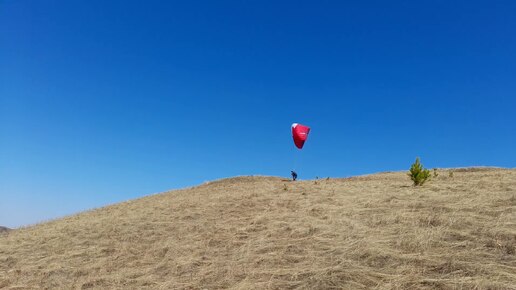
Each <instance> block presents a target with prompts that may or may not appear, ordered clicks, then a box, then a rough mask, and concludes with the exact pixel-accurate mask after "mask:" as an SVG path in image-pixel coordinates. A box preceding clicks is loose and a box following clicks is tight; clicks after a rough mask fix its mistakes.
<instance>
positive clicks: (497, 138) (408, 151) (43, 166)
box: [0, 0, 516, 228]
mask: <svg viewBox="0 0 516 290" xmlns="http://www.w3.org/2000/svg"><path fill="white" fill-rule="evenodd" d="M513 11H516V3H515V2H512V1H496V2H495V3H492V2H488V1H469V2H461V3H448V2H446V1H436V2H432V3H410V2H406V1H393V2H392V1H391V2H389V3H384V2H381V1H367V2H360V3H341V2H337V1H327V2H324V3H317V4H313V3H311V2H306V1H301V2H299V1H283V2H279V3H278V2H270V1H265V2H263V1H262V2H244V3H242V2H238V1H223V2H216V3H212V2H209V1H199V2H195V3H191V2H189V3H176V2H173V3H159V2H154V1H151V2H146V3H140V2H138V1H114V2H109V3H106V2H103V1H88V2H86V3H70V2H67V1H59V0H57V1H52V2H44V3H42V2H38V1H3V2H1V3H0V42H1V43H2V45H0V199H1V200H2V202H1V203H0V226H6V227H9V228H17V227H20V226H23V225H30V224H36V223H40V222H42V221H46V220H53V219H56V218H59V217H62V216H67V215H70V214H74V213H77V212H80V211H84V210H88V209H91V208H97V207H102V206H105V205H108V204H114V203H118V202H121V201H125V200H129V199H135V198H138V197H142V196H145V195H149V194H152V193H159V192H164V191H168V190H174V189H180V188H185V187H189V186H195V185H198V184H201V183H202V182H205V181H209V180H216V179H221V178H225V177H231V176H236V175H241V176H248V175H269V176H284V177H289V176H290V170H296V171H297V173H298V174H299V178H300V179H301V180H306V179H313V178H315V177H316V176H319V177H348V176H356V175H364V174H372V173H378V172H385V171H401V170H408V168H409V167H410V165H411V164H412V163H413V162H414V160H415V158H416V157H418V156H419V157H421V162H422V164H423V165H424V166H425V167H426V168H455V167H472V166H488V167H493V166H494V167H501V168H514V167H515V166H516V154H515V153H514V148H516V135H515V134H514V132H516V114H514V108H516V55H515V54H514V51H516V37H514V35H516V18H515V17H514V16H513ZM292 123H301V124H304V125H307V126H309V127H311V131H310V134H309V137H308V140H307V141H306V143H305V147H304V148H303V149H302V150H298V149H296V148H295V146H294V143H293V141H292V136H291V133H290V126H291V124H292Z"/></svg>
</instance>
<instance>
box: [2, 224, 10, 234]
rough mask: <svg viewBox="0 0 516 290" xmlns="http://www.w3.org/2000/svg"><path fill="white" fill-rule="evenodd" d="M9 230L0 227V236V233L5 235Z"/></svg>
mask: <svg viewBox="0 0 516 290" xmlns="http://www.w3.org/2000/svg"><path fill="white" fill-rule="evenodd" d="M10 230H11V229H10V228H6V227H2V226H0V234H1V233H6V232H8V231H10Z"/></svg>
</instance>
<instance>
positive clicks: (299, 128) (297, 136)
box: [292, 123, 310, 149]
mask: <svg viewBox="0 0 516 290" xmlns="http://www.w3.org/2000/svg"><path fill="white" fill-rule="evenodd" d="M308 133H310V127H307V126H305V125H301V124H298V123H294V124H292V137H293V138H294V144H296V147H297V148H299V149H301V148H303V145H305V141H306V139H307V138H308Z"/></svg>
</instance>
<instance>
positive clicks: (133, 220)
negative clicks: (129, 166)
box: [0, 168, 516, 289]
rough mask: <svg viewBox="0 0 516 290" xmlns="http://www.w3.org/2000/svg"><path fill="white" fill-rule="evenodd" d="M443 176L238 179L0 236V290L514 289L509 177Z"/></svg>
mask: <svg viewBox="0 0 516 290" xmlns="http://www.w3.org/2000/svg"><path fill="white" fill-rule="evenodd" d="M440 171H443V172H446V170H442V169H440ZM453 172H454V175H453V178H451V177H449V174H447V172H446V174H440V175H439V176H438V177H437V178H434V179H432V180H431V181H430V182H429V183H427V184H425V186H423V187H421V188H415V187H412V186H411V181H410V180H409V179H408V178H407V177H406V173H405V172H391V173H381V174H375V175H368V176H361V177H354V178H346V179H334V178H332V179H318V180H317V181H313V180H312V181H299V182H289V181H288V180H285V179H281V178H275V177H237V178H229V179H223V180H219V181H214V182H209V183H206V184H203V185H201V186H198V187H194V188H189V189H184V190H178V191H171V192H167V193H163V194H158V195H152V196H148V197H144V198H141V199H138V200H133V201H128V202H124V203H120V204H117V205H113V206H109V207H105V208H101V209H96V210H92V211H89V212H84V213H81V214H78V215H74V216H70V217H67V218H64V219H60V220H56V221H52V222H48V223H44V224H40V225H36V226H32V227H28V228H22V229H18V230H15V231H11V232H10V233H9V234H8V235H0V288H7V289H27V288H48V289H54V288H63V289H105V288H119V289H146V288H147V289H192V288H193V289H198V288H199V289H200V288H203V289H219V288H237V289H248V288H267V289H293V288H303V289H306V288H310V289H334V288H339V289H341V288H343V289H516V286H515V285H516V253H515V247H516V197H515V196H516V170H505V169H496V168H481V169H455V170H454V171H453Z"/></svg>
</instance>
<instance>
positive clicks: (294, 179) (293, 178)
mask: <svg viewBox="0 0 516 290" xmlns="http://www.w3.org/2000/svg"><path fill="white" fill-rule="evenodd" d="M290 175H292V180H293V181H296V179H297V173H296V172H295V171H290Z"/></svg>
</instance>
